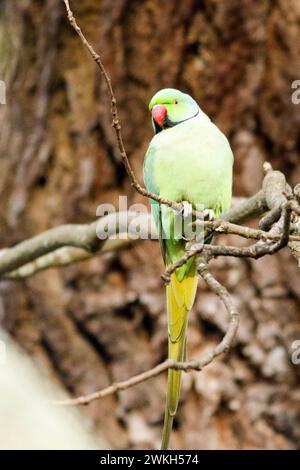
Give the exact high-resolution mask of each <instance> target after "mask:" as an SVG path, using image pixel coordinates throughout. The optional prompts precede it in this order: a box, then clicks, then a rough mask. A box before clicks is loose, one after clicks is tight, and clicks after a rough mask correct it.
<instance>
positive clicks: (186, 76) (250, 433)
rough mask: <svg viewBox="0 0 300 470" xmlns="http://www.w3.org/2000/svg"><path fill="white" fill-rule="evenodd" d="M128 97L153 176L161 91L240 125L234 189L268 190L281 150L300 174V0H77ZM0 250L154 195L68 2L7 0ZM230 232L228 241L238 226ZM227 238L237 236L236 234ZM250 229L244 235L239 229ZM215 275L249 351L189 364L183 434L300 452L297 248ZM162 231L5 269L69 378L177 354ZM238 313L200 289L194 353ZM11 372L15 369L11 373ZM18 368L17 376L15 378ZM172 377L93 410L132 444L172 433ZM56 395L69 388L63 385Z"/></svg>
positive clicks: (1, 306)
mask: <svg viewBox="0 0 300 470" xmlns="http://www.w3.org/2000/svg"><path fill="white" fill-rule="evenodd" d="M71 7H72V9H73V11H74V13H75V15H76V17H77V20H78V22H79V24H80V25H81V27H82V29H83V31H84V33H85V34H86V36H87V38H88V39H89V40H90V41H91V43H92V44H93V45H94V47H95V49H96V50H97V51H98V52H99V53H100V54H101V57H102V59H103V62H104V64H105V66H106V67H107V70H108V72H109V75H110V76H111V78H112V82H113V86H114V88H115V93H116V96H117V99H118V105H119V110H120V116H121V122H122V131H123V135H124V140H125V144H126V148H127V150H128V153H129V156H130V161H131V162H132V165H133V167H134V170H135V171H136V174H137V175H138V177H139V179H140V180H141V179H142V162H143V157H144V153H145V151H146V149H147V145H148V143H149V140H150V139H151V137H152V128H151V122H150V116H149V113H148V108H147V105H148V102H149V100H150V98H151V96H152V95H153V93H154V92H155V91H157V90H158V89H160V88H163V87H176V88H180V89H181V90H183V91H187V92H188V93H190V94H191V95H192V96H193V97H194V98H195V99H196V100H197V101H198V102H199V104H200V106H201V108H202V109H203V110H204V111H205V112H206V113H207V114H208V115H209V116H210V117H211V118H212V119H213V120H214V122H215V123H216V124H217V125H218V126H219V127H220V128H221V129H222V130H223V131H224V132H225V134H226V135H227V136H228V138H229V140H230V142H231V144H232V148H233V151H234V154H235V167H234V195H235V196H250V195H252V194H254V193H255V192H256V191H257V190H258V189H259V188H260V186H261V181H262V176H263V172H262V165H263V162H264V161H265V160H267V161H269V162H270V163H271V164H272V165H273V167H274V168H275V169H279V170H281V171H283V172H284V173H285V175H286V177H287V179H288V182H289V183H290V184H291V185H295V184H296V183H298V182H299V181H300V159H299V151H300V132H299V127H300V104H299V105H295V104H293V103H292V101H291V95H292V91H293V90H292V89H291V85H292V82H293V81H294V80H296V79H300V2H299V1H298V0H277V1H276V2H275V1H271V0H231V1H230V2H225V1H221V0H205V1H202V2H199V1H196V0H185V1H179V0H170V1H165V2H161V1H159V0H130V1H129V0H114V1H113V2H112V1H110V0H85V1H79V0H74V1H72V2H71ZM0 9H1V16H0V79H1V80H4V81H5V83H6V90H7V95H6V105H0V227H1V233H0V243H1V245H0V247H1V248H4V247H7V246H11V245H13V244H15V243H17V242H19V241H21V240H24V239H26V238H28V237H30V236H33V235H35V234H37V233H39V232H41V231H43V230H47V229H49V228H51V227H55V226H57V225H60V224H64V223H89V222H91V221H93V220H94V219H95V215H96V208H97V206H98V205H99V204H100V203H104V202H108V203H112V204H117V203H118V196H119V195H120V194H127V195H128V197H129V203H133V202H141V201H142V199H141V197H140V196H138V195H137V194H136V193H135V192H134V190H133V189H132V188H131V187H130V185H129V183H128V179H127V177H126V174H125V171H124V168H123V166H122V163H121V161H120V157H119V154H118V151H117V148H116V143H115V136H114V134H113V130H112V127H111V117H110V105H109V101H108V97H107V93H106V88H105V84H104V82H103V80H102V79H101V76H100V74H99V71H98V69H97V68H96V66H95V64H94V63H93V61H92V60H91V58H90V57H89V56H88V55H87V53H86V51H85V50H84V48H83V46H82V44H81V42H80V40H79V38H78V37H77V35H76V34H75V32H74V31H73V30H72V29H71V27H70V25H69V23H68V21H67V20H66V14H65V10H64V5H63V2H62V0H44V1H41V0H22V1H17V0H2V1H1V2H0ZM223 241H224V239H223ZM226 242H228V243H229V242H230V239H228V238H226ZM231 242H232V243H233V242H234V243H242V242H241V241H238V240H236V239H234V240H231ZM214 269H215V273H216V275H217V277H218V279H219V280H220V281H221V282H223V283H224V284H225V285H226V286H227V287H228V289H229V290H230V292H231V293H232V295H233V297H234V299H235V302H236V303H237V305H238V308H239V310H240V312H241V326H240V329H239V333H238V337H237V341H236V345H235V347H234V349H233V350H232V351H231V352H230V353H229V354H228V356H227V357H226V358H225V359H224V358H223V357H222V358H220V359H217V360H216V361H215V362H214V363H213V364H211V365H210V366H209V367H207V368H206V369H205V370H204V371H203V372H201V373H196V372H195V373H190V374H184V380H183V389H182V403H181V406H180V408H179V412H178V415H177V417H176V423H175V431H174V435H173V439H172V446H173V448H186V449H213V448H218V449H249V448H251V449H252V448H256V449H257V448H258V449H275V448H276V449H295V448H300V388H299V378H300V365H293V364H292V362H291V345H292V342H293V341H294V340H297V339H300V308H299V307H300V282H299V279H300V277H299V268H298V267H297V264H296V262H295V260H294V259H292V258H291V255H290V253H289V251H288V250H284V251H282V252H280V253H279V254H278V255H276V256H272V257H266V258H264V259H262V260H260V261H252V260H238V259H225V260H223V259H219V260H218V261H217V262H215V263H214ZM162 270H163V266H162V261H161V258H160V253H159V247H158V244H157V243H155V242H151V241H145V242H142V243H140V244H138V245H136V246H133V247H132V248H128V249H126V250H124V251H120V252H118V253H110V254H106V255H105V256H102V257H94V258H92V259H90V260H87V261H84V262H82V263H79V264H76V265H72V266H69V267H67V268H63V269H60V270H59V269H51V270H48V271H45V272H41V273H39V274H36V275H34V276H32V277H31V278H27V279H25V280H22V281H17V282H10V281H2V282H1V283H0V296H1V302H0V324H1V326H2V328H4V329H5V330H6V331H7V332H8V333H10V335H11V336H12V337H13V338H14V339H15V341H16V342H17V343H18V344H19V345H20V346H21V347H22V348H23V349H24V350H25V351H26V352H27V353H28V354H29V355H30V356H32V357H33V358H34V360H35V362H36V364H38V367H39V368H40V369H42V370H43V371H44V373H45V372H46V374H47V375H48V377H50V379H51V380H52V382H56V383H59V384H60V385H62V386H63V387H64V388H65V390H66V391H68V392H69V393H70V394H71V395H74V396H77V395H80V394H87V393H90V392H93V391H95V390H97V389H99V388H102V387H105V386H107V385H108V384H110V383H111V382H112V381H117V380H122V379H126V378H128V377H130V376H131V375H133V374H136V373H138V372H141V371H144V370H146V369H148V368H150V367H152V366H154V365H155V364H157V363H158V362H159V361H161V360H163V359H164V358H165V356H166V352H167V349H166V347H167V342H166V339H167V332H166V316H165V299H164V288H163V285H162V281H161V278H160V274H161V272H162ZM226 322H227V320H226V315H225V313H224V311H223V309H222V308H221V307H220V305H219V302H218V300H217V299H216V297H215V296H214V295H213V294H211V293H210V292H209V291H207V290H206V288H205V286H204V285H202V284H201V285H200V291H199V295H198V300H197V304H196V306H195V308H194V309H193V312H192V314H191V316H190V326H189V333H188V345H189V346H188V347H189V349H188V350H189V356H190V357H196V356H197V355H200V354H201V352H202V351H204V350H206V349H207V348H208V347H210V346H212V345H214V344H215V343H216V342H217V341H219V340H220V339H221V337H222V334H223V333H224V330H225V328H226V324H227V323H226ZM0 374H1V371H0ZM0 380H1V378H0ZM165 389H166V375H162V376H160V377H157V378H155V379H152V380H151V381H148V382H146V383H143V384H140V385H139V386H136V387H135V388H132V389H129V390H127V391H124V392H122V393H120V394H118V395H114V396H110V397H107V398H105V399H103V400H101V401H97V402H94V403H92V404H91V405H89V406H87V407H85V408H84V409H82V413H83V414H84V416H85V419H87V420H88V422H89V426H90V428H91V429H93V431H94V434H95V437H96V439H97V438H99V442H100V439H102V438H104V439H105V441H106V442H108V445H109V446H112V447H115V448H119V449H120V448H129V449H135V448H148V449H152V448H155V447H157V446H158V445H159V440H160V433H161V427H162V419H163V409H164V399H165ZM54 398H55V397H54Z"/></svg>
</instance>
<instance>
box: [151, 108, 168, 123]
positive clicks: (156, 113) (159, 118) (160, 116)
mask: <svg viewBox="0 0 300 470" xmlns="http://www.w3.org/2000/svg"><path fill="white" fill-rule="evenodd" d="M166 116H167V108H166V107H165V106H164V105H163V104H156V105H154V106H153V108H152V117H153V119H154V120H155V122H157V124H158V125H159V126H160V127H163V125H164V121H165V118H166Z"/></svg>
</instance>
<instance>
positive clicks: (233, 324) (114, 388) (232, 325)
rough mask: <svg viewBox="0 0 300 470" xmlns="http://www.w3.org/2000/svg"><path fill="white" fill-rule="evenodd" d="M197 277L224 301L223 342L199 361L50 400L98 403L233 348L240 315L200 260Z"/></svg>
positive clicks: (202, 364)
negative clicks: (87, 393)
mask: <svg viewBox="0 0 300 470" xmlns="http://www.w3.org/2000/svg"><path fill="white" fill-rule="evenodd" d="M198 270H199V274H200V275H201V276H202V277H203V279H204V281H205V282H206V283H207V284H208V286H209V287H210V289H211V290H212V291H213V292H214V293H215V294H216V295H218V297H219V298H220V300H221V301H222V302H223V304H224V306H225V308H226V311H227V313H228V315H229V318H230V320H229V325H228V328H227V331H226V333H225V335H224V337H223V339H222V341H221V342H220V343H219V344H218V345H217V346H216V347H215V348H213V349H211V350H210V351H207V352H206V353H205V354H203V356H202V357H201V358H200V359H198V360H191V361H185V362H176V361H173V360H171V359H167V360H166V361H164V362H162V363H161V364H158V365H157V366H155V367H153V368H152V369H149V370H147V371H146V372H142V373H141V374H138V375H135V376H133V377H131V378H129V379H127V380H124V381H122V382H115V383H113V384H112V385H110V386H109V387H106V388H104V389H102V390H98V391H97V392H94V393H91V394H89V395H82V396H80V397H77V398H70V399H65V400H55V401H52V402H51V403H53V404H54V405H65V406H75V405H88V404H89V403H91V402H93V401H95V400H99V399H101V398H104V397H107V396H108V395H112V394H114V393H116V392H118V391H122V390H126V389H128V388H131V387H134V386H135V385H137V384H139V383H141V382H145V381H146V380H149V379H151V378H153V377H156V376H157V375H160V374H162V373H163V372H165V371H166V370H168V369H175V370H182V371H185V372H189V371H192V370H197V371H200V370H202V369H203V368H204V367H205V366H207V365H208V364H210V363H211V362H212V361H213V360H214V359H215V357H217V356H219V355H220V354H223V353H226V352H227V351H228V349H229V348H230V346H231V345H232V343H233V341H234V338H235V336H236V332H237V329H238V325H239V314H238V312H237V310H236V308H235V306H234V304H233V302H232V299H231V297H230V295H229V293H228V291H227V290H226V289H225V287H224V286H222V284H220V283H219V282H218V281H217V280H216V279H215V278H214V277H213V275H212V274H211V273H210V272H209V271H208V267H207V263H206V262H205V261H203V260H202V261H201V262H200V263H199V265H198Z"/></svg>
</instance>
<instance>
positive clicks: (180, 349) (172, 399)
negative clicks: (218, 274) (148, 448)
mask: <svg viewBox="0 0 300 470" xmlns="http://www.w3.org/2000/svg"><path fill="white" fill-rule="evenodd" d="M193 264H194V263H193ZM197 283H198V276H197V274H196V273H195V266H194V265H193V266H191V269H189V272H188V273H187V274H185V276H184V278H183V279H182V280H181V281H180V280H178V277H177V274H176V273H173V274H172V276H171V281H170V283H169V285H168V286H167V288H166V290H167V292H166V293H167V314H168V328H169V358H170V359H174V360H175V361H183V360H185V354H186V329H187V323H188V313H189V310H190V309H191V308H192V306H193V303H194V300H195V295H196V290H197ZM180 383H181V371H176V370H172V369H169V372H168V389H167V399H166V408H165V419H164V427H163V434H162V443H161V449H167V448H168V445H169V441H170V435H171V431H172V426H173V419H174V416H175V414H176V411H177V406H178V402H179V394H180Z"/></svg>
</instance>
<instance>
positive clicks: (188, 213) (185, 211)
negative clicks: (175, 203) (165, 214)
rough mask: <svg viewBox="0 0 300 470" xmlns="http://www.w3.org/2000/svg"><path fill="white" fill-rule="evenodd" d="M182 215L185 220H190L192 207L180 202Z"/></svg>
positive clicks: (186, 202)
mask: <svg viewBox="0 0 300 470" xmlns="http://www.w3.org/2000/svg"><path fill="white" fill-rule="evenodd" d="M181 204H182V215H183V217H184V218H185V219H187V218H189V217H190V218H192V215H193V206H192V204H191V203H190V202H188V201H182V203H181Z"/></svg>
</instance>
